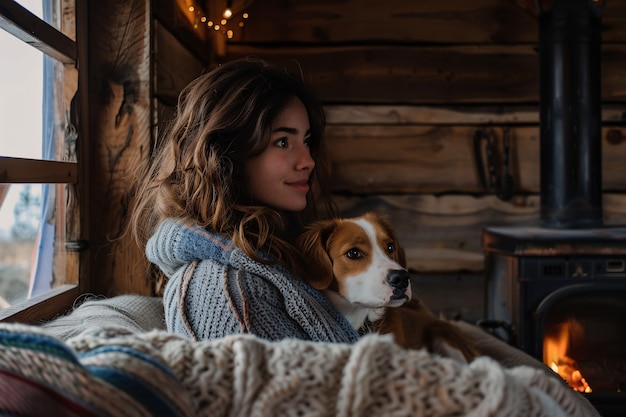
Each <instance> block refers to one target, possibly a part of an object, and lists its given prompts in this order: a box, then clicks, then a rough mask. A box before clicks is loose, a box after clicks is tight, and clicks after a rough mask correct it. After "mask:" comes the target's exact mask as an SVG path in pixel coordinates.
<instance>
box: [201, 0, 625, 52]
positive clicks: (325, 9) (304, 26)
mask: <svg viewBox="0 0 626 417" xmlns="http://www.w3.org/2000/svg"><path fill="white" fill-rule="evenodd" d="M209 2H210V0H208V1H207V3H209ZM531 2H532V1H531ZM518 3H521V2H516V1H513V0H510V1H502V0H474V1H471V2H469V1H463V0H446V1H438V0H420V1H415V0H391V1H384V2H381V1H376V0H344V1H328V0H308V1H300V0H263V1H262V2H261V1H256V2H253V3H252V5H251V6H250V7H249V8H248V9H247V11H248V12H249V13H250V16H251V17H250V19H249V21H248V23H247V24H246V26H245V30H244V31H243V32H242V33H241V34H240V36H238V37H235V38H234V39H233V40H231V41H230V42H231V43H237V42H241V43H255V42H256V43H270V42H274V43H282V44H287V43H301V44H309V45H310V44H320V43H363V42H370V43H376V42H378V43H407V44H408V43H423V44H434V43H438V44H444V43H448V44H479V43H483V44H491V43H502V44H517V43H536V42H537V38H538V30H539V28H538V21H537V17H536V15H535V14H533V13H531V12H529V11H527V10H526V9H524V8H522V7H521V6H520V5H518ZM625 19H626V2H624V1H623V0H612V1H607V2H605V5H604V10H603V12H602V38H603V40H604V41H605V42H610V43H617V42H625V41H626V25H625V24H624V21H625Z"/></svg>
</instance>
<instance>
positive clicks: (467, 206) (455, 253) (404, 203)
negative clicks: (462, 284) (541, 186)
mask: <svg viewBox="0 0 626 417" xmlns="http://www.w3.org/2000/svg"><path fill="white" fill-rule="evenodd" d="M334 201H335V203H336V204H337V206H338V208H339V211H340V213H341V215H342V216H344V217H350V216H357V215H360V214H362V213H364V212H366V211H378V212H380V213H383V214H385V215H386V216H388V218H389V220H390V221H391V224H392V225H393V226H394V228H395V229H396V232H397V233H398V237H399V240H400V244H401V245H402V247H403V248H404V250H405V252H406V256H407V262H408V266H409V268H410V269H411V270H412V271H414V272H415V273H419V274H448V275H450V274H458V273H467V272H472V273H482V272H483V271H484V252H483V248H482V240H481V239H482V230H483V229H484V228H485V227H488V226H520V227H530V226H540V225H541V219H540V212H539V209H540V199H539V196H538V195H536V194H533V195H526V196H516V197H515V198H513V199H512V200H510V201H501V200H499V199H498V198H497V197H495V196H487V195H485V196H470V195H441V196H435V195H419V194H405V195H388V194H381V195H377V196H366V197H361V196H344V195H336V196H335V197H334ZM603 207H604V223H605V225H606V226H618V225H624V224H626V194H618V193H609V194H605V195H604V197H603Z"/></svg>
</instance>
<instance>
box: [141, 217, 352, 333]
mask: <svg viewBox="0 0 626 417" xmlns="http://www.w3.org/2000/svg"><path fill="white" fill-rule="evenodd" d="M146 255H147V256H148V259H149V260H150V262H152V263H154V264H156V265H158V266H159V267H160V268H161V270H162V271H163V272H164V273H165V274H166V275H167V276H168V278H169V280H168V282H167V284H166V287H165V293H164V295H163V303H164V306H165V322H166V325H167V329H168V330H169V331H171V332H174V333H179V334H183V335H186V336H187V337H191V338H193V339H196V340H206V339H215V338H219V337H223V336H226V335H229V334H237V333H252V334H255V335H257V336H259V337H262V338H264V339H269V340H280V339H284V338H297V339H304V340H313V341H323V342H347V343H351V342H354V341H356V340H357V339H358V333H357V332H356V330H355V329H354V328H353V327H352V326H351V325H350V323H349V322H348V321H347V320H346V318H345V317H344V316H343V315H341V313H339V312H338V311H337V310H336V309H335V307H334V306H333V305H332V304H331V303H330V302H329V301H328V300H327V299H326V298H325V297H324V296H323V295H322V294H321V293H320V292H318V291H317V290H315V289H313V288H312V287H310V286H309V285H307V284H306V283H305V282H303V281H302V280H299V279H297V278H295V277H294V276H292V275H291V274H290V273H289V272H288V271H287V269H286V268H285V267H283V266H281V265H265V264H262V263H259V262H255V261H254V260H252V259H251V258H250V257H248V256H247V255H246V254H245V253H244V252H243V251H241V250H240V249H239V248H237V247H235V246H234V244H233V242H232V241H231V240H229V239H226V238H224V237H221V236H219V235H216V234H214V233H211V232H208V231H207V230H206V229H203V228H201V227H198V226H197V225H194V224H191V223H182V222H178V221H176V220H173V219H168V220H165V221H164V222H163V223H161V225H160V226H159V228H158V230H157V231H156V233H155V234H154V235H153V236H152V237H151V238H150V240H149V241H148V244H147V246H146Z"/></svg>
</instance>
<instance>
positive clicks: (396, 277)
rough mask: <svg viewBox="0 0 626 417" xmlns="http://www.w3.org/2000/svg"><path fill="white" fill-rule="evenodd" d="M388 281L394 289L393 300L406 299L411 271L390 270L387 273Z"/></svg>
mask: <svg viewBox="0 0 626 417" xmlns="http://www.w3.org/2000/svg"><path fill="white" fill-rule="evenodd" d="M387 283H388V284H389V285H390V286H391V288H392V291H393V294H392V295H391V300H400V299H406V298H407V295H406V290H407V288H408V287H409V271H407V270H404V269H392V270H390V271H389V273H387Z"/></svg>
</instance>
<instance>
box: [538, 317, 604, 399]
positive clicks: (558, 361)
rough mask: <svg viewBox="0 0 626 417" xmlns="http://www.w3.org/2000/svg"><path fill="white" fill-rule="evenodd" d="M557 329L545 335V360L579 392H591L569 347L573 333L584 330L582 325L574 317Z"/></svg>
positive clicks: (556, 327)
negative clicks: (570, 355)
mask: <svg viewBox="0 0 626 417" xmlns="http://www.w3.org/2000/svg"><path fill="white" fill-rule="evenodd" d="M554 330H555V331H553V332H550V334H546V335H544V340H543V361H544V363H545V364H546V365H549V366H550V368H551V369H552V370H553V371H554V372H556V373H557V374H559V375H560V376H561V378H563V379H564V380H565V381H566V382H567V384H568V385H569V386H570V387H572V388H573V389H574V390H575V391H578V392H586V393H589V392H591V391H592V390H591V387H590V386H589V384H588V383H587V381H586V380H585V378H584V377H583V375H582V374H581V372H580V370H579V369H577V368H576V361H575V360H574V359H572V358H570V357H569V356H568V355H567V354H568V349H569V345H570V338H571V335H572V333H576V332H578V333H580V332H583V331H584V329H582V326H581V325H580V324H579V323H578V322H576V321H575V320H573V319H570V320H568V321H566V322H563V323H560V324H559V325H558V326H555V329H554Z"/></svg>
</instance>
